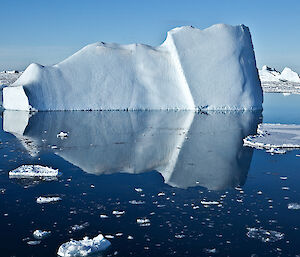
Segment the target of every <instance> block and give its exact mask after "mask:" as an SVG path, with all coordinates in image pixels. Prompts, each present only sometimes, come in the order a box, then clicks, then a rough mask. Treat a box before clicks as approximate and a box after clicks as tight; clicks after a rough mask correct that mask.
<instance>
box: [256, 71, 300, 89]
mask: <svg viewBox="0 0 300 257" xmlns="http://www.w3.org/2000/svg"><path fill="white" fill-rule="evenodd" d="M258 73H259V78H260V81H261V85H262V88H263V91H264V92H274V93H284V94H300V77H299V74H297V73H296V72H295V71H293V70H291V69H290V68H288V67H286V68H284V69H283V71H282V72H281V73H280V72H279V71H277V70H276V69H274V68H270V67H268V66H267V65H264V66H263V67H262V69H261V70H259V71H258Z"/></svg>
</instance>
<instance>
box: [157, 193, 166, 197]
mask: <svg viewBox="0 0 300 257" xmlns="http://www.w3.org/2000/svg"><path fill="white" fill-rule="evenodd" d="M164 195H165V193H164V192H160V193H158V194H157V196H164Z"/></svg>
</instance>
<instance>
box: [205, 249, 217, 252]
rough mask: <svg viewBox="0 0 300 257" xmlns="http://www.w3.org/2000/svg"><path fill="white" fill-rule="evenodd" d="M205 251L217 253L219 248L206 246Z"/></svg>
mask: <svg viewBox="0 0 300 257" xmlns="http://www.w3.org/2000/svg"><path fill="white" fill-rule="evenodd" d="M203 251H204V252H205V253H217V249H216V248H212V249H207V248H205V249H204V250H203Z"/></svg>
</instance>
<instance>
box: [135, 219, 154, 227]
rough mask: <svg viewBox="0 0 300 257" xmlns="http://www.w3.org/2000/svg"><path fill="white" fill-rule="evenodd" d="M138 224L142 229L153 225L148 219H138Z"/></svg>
mask: <svg viewBox="0 0 300 257" xmlns="http://www.w3.org/2000/svg"><path fill="white" fill-rule="evenodd" d="M136 223H137V224H139V225H140V226H141V227H148V226H150V225H151V223H150V220H149V219H147V218H138V219H136Z"/></svg>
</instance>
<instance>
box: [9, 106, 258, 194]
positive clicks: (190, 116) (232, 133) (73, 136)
mask: <svg viewBox="0 0 300 257" xmlns="http://www.w3.org/2000/svg"><path fill="white" fill-rule="evenodd" d="M14 113H23V115H27V116H28V115H30V114H29V113H28V112H20V111H7V110H6V111H5V112H4V114H5V115H4V124H5V126H4V130H5V131H7V132H10V133H13V134H14V135H16V133H15V132H14V131H13V128H14V127H16V128H18V127H19V126H17V124H15V125H14V124H9V123H8V122H10V121H11V122H12V121H15V120H13V119H10V118H9V116H10V115H15V114H14ZM259 115H260V112H259V113H256V112H248V111H244V112H226V113H223V112H209V113H208V114H196V113H195V112H193V111H177V112H175V111H169V112H167V111H147V112H142V111H140V112H139V111H138V112H105V111H104V112H37V113H35V114H34V115H33V116H31V117H30V118H29V122H28V125H27V126H26V127H25V128H24V129H23V130H20V131H24V133H23V134H22V137H23V138H24V141H26V142H34V144H35V147H34V148H36V149H38V150H40V151H45V150H48V151H51V152H54V153H55V154H56V155H58V156H60V157H62V158H63V159H65V160H66V161H68V162H70V163H72V164H73V165H75V166H77V167H79V168H80V169H82V170H83V171H85V172H87V173H91V174H95V175H100V174H113V173H118V172H124V173H132V174H136V173H142V172H146V171H153V170H156V171H158V172H159V173H160V174H161V175H162V176H163V178H164V181H165V183H167V184H169V185H171V186H174V187H180V188H187V187H192V186H203V187H206V188H209V189H212V190H219V189H225V188H229V187H235V186H238V185H242V184H244V182H245V180H246V177H247V172H248V169H249V166H250V162H251V158H252V153H253V149H252V148H247V147H243V138H245V137H246V136H247V135H249V134H254V133H255V132H256V129H257V124H258V121H259ZM5 119H8V122H7V121H6V120H5ZM23 120H25V119H23ZM15 122H17V121H15ZM20 122H21V121H20ZM6 128H9V129H10V130H7V129H6ZM45 131H47V133H44V132H45ZM59 131H68V138H67V139H65V140H61V139H60V138H57V133H58V132H59ZM19 137H20V136H19ZM19 137H18V138H19ZM25 139H26V140H25ZM21 142H22V141H21ZM52 145H56V146H57V149H52V148H51V146H52ZM30 149H31V148H29V150H30ZM29 153H30V152H29ZM203 167H205V169H204V168H203ZM136 190H139V189H136Z"/></svg>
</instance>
